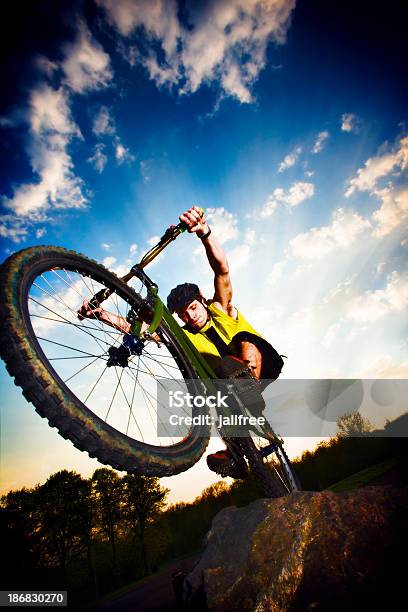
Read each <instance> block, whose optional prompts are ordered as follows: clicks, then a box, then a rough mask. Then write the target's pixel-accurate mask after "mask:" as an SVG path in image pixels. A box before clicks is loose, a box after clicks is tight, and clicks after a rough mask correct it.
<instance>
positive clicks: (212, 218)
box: [206, 207, 239, 244]
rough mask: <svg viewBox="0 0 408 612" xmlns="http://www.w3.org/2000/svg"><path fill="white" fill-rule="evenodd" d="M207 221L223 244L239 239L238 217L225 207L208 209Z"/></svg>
mask: <svg viewBox="0 0 408 612" xmlns="http://www.w3.org/2000/svg"><path fill="white" fill-rule="evenodd" d="M206 212H207V220H208V222H209V224H210V225H211V228H212V229H213V230H214V234H215V235H216V236H217V238H218V240H219V241H220V243H221V244H224V243H225V242H228V240H234V239H235V238H237V237H238V234H239V232H238V219H237V217H236V215H234V214H233V213H231V212H229V211H228V210H226V209H225V208H223V207H220V208H208V209H207V211H206Z"/></svg>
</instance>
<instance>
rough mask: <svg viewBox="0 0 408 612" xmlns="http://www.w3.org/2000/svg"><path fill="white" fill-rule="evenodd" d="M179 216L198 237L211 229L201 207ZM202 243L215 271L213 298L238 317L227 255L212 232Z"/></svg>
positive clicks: (226, 310) (233, 315) (230, 313)
mask: <svg viewBox="0 0 408 612" xmlns="http://www.w3.org/2000/svg"><path fill="white" fill-rule="evenodd" d="M179 218H180V221H183V222H184V223H185V224H186V225H187V227H188V231H189V232H190V233H196V234H197V236H198V237H200V236H205V235H206V234H207V233H208V232H209V230H210V228H209V226H208V225H207V223H206V221H205V218H204V217H203V216H202V211H201V208H199V207H198V206H193V207H192V208H190V209H189V210H188V211H186V212H185V213H183V214H182V215H180V217H179ZM202 243H203V245H204V248H205V252H206V254H207V259H208V262H209V264H210V266H211V268H212V270H213V272H214V297H213V300H214V302H216V303H217V304H218V305H219V306H220V307H221V309H222V310H223V311H224V312H225V313H226V314H228V315H229V316H230V317H233V318H234V319H236V318H237V309H236V308H235V306H233V304H232V285H231V279H230V275H229V266H228V261H227V256H226V255H225V252H224V250H223V248H222V246H221V245H220V243H219V242H218V240H217V238H216V237H215V236H214V234H213V233H212V232H211V233H210V234H209V235H208V236H207V237H205V238H204V239H203V240H202Z"/></svg>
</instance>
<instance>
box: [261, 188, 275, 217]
mask: <svg viewBox="0 0 408 612" xmlns="http://www.w3.org/2000/svg"><path fill="white" fill-rule="evenodd" d="M275 191H277V190H276V189H275ZM274 193H275V192H274ZM274 193H272V194H271V195H270V196H268V199H267V200H266V202H265V204H264V205H263V207H262V209H261V211H260V216H261V217H271V216H272V215H273V213H274V212H275V210H276V207H277V206H278V202H277V201H276V199H275V198H274Z"/></svg>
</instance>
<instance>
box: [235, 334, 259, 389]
mask: <svg viewBox="0 0 408 612" xmlns="http://www.w3.org/2000/svg"><path fill="white" fill-rule="evenodd" d="M237 349H238V357H239V358H240V359H242V361H247V362H248V367H249V368H251V370H252V374H253V376H255V378H257V379H258V380H259V378H260V377H261V371H262V353H261V351H260V350H259V349H258V348H257V347H256V346H255V344H253V343H252V342H249V341H248V340H241V341H240V342H239V343H238V346H237Z"/></svg>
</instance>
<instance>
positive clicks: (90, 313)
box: [77, 300, 104, 321]
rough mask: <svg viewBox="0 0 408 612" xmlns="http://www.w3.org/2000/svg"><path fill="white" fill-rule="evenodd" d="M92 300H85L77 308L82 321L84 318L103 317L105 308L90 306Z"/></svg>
mask: <svg viewBox="0 0 408 612" xmlns="http://www.w3.org/2000/svg"><path fill="white" fill-rule="evenodd" d="M89 302H90V300H84V303H83V304H82V306H81V308H79V309H78V310H77V313H78V319H79V320H80V321H82V319H101V318H102V313H103V312H104V310H103V308H91V307H90V306H89Z"/></svg>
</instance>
